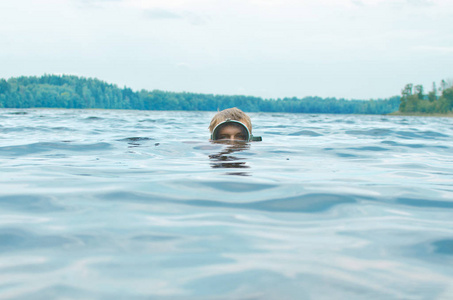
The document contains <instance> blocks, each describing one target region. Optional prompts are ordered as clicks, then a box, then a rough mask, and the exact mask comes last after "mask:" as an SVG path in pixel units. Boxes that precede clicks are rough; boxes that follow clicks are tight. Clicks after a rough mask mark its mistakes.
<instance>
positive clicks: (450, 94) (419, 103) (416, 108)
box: [399, 80, 453, 114]
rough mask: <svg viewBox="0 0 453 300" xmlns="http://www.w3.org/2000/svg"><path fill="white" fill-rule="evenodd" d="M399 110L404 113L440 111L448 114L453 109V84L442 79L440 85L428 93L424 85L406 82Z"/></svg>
mask: <svg viewBox="0 0 453 300" xmlns="http://www.w3.org/2000/svg"><path fill="white" fill-rule="evenodd" d="M401 94H402V97H401V103H400V107H399V111H400V112H402V113H428V114H432V113H440V114H446V113H451V112H452V111H453V86H452V84H451V83H447V82H446V81H445V80H442V81H441V83H440V87H439V88H437V87H436V83H433V88H432V90H431V91H430V92H428V93H427V94H425V93H424V89H423V86H422V85H416V86H414V85H413V84H412V83H409V84H406V86H405V87H404V89H403V90H402V91H401Z"/></svg>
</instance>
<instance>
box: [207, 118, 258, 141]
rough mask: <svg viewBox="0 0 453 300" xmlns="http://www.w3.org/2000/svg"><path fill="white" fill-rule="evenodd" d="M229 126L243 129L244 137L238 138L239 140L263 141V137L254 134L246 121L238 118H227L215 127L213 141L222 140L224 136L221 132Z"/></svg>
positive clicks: (212, 135) (242, 135)
mask: <svg viewBox="0 0 453 300" xmlns="http://www.w3.org/2000/svg"><path fill="white" fill-rule="evenodd" d="M227 126H234V127H236V128H239V129H240V131H241V134H240V136H241V137H243V138H241V139H238V141H245V142H251V141H262V138H261V137H260V136H253V135H252V134H251V133H250V131H249V129H248V128H247V126H245V125H244V123H242V122H240V121H236V120H226V121H223V122H220V123H219V124H217V126H216V127H214V130H212V134H211V140H213V141H218V140H222V137H221V136H220V132H221V130H222V129H223V128H225V127H227Z"/></svg>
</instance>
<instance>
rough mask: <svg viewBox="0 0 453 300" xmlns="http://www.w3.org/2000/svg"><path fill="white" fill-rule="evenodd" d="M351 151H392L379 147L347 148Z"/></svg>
mask: <svg viewBox="0 0 453 300" xmlns="http://www.w3.org/2000/svg"><path fill="white" fill-rule="evenodd" d="M347 149H350V150H357V151H389V150H390V149H387V148H382V147H377V146H364V147H351V148H347Z"/></svg>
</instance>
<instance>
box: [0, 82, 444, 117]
mask: <svg viewBox="0 0 453 300" xmlns="http://www.w3.org/2000/svg"><path fill="white" fill-rule="evenodd" d="M405 96H406V95H405V94H403V98H404V97H405ZM409 96H411V97H412V96H413V94H411V95H409ZM400 98H401V97H399V96H394V97H391V98H388V99H377V100H346V99H336V98H320V97H305V98H302V99H300V98H296V97H292V98H283V99H280V98H279V99H263V98H260V97H253V96H241V95H233V96H231V95H213V94H197V93H186V92H181V93H176V92H167V91H161V90H153V91H147V90H141V91H133V90H132V89H130V88H128V87H124V88H120V87H118V86H117V85H114V84H109V83H106V82H104V81H101V80H99V79H96V78H85V77H78V76H73V75H43V76H40V77H36V76H22V77H13V78H9V79H0V108H38V107H40V108H41V107H42V108H79V109H83V108H101V109H137V110H193V111H216V110H222V109H225V108H229V107H238V108H240V109H242V110H244V111H247V112H288V113H331V114H387V113H391V112H395V111H397V110H398V107H400V109H401V106H400ZM405 99H406V100H405V101H406V103H408V104H409V103H412V102H411V101H412V100H411V99H412V98H410V97H406V98H405ZM437 101H440V99H438V100H437ZM401 103H402V102H401ZM410 105H411V104H409V105H406V106H404V108H405V109H406V108H407V107H410ZM450 107H451V106H450Z"/></svg>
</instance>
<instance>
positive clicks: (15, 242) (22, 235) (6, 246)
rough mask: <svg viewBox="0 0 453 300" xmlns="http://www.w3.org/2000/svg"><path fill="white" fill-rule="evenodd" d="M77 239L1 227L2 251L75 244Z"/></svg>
mask: <svg viewBox="0 0 453 300" xmlns="http://www.w3.org/2000/svg"><path fill="white" fill-rule="evenodd" d="M75 242H76V241H75V240H73V239H69V238H66V237H62V236H58V235H38V234H35V233H33V232H30V231H25V230H20V229H15V228H12V229H0V252H10V251H11V252H16V251H19V250H21V249H26V250H30V249H37V248H55V247H58V248H59V247H63V246H66V245H68V244H74V243H75Z"/></svg>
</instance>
